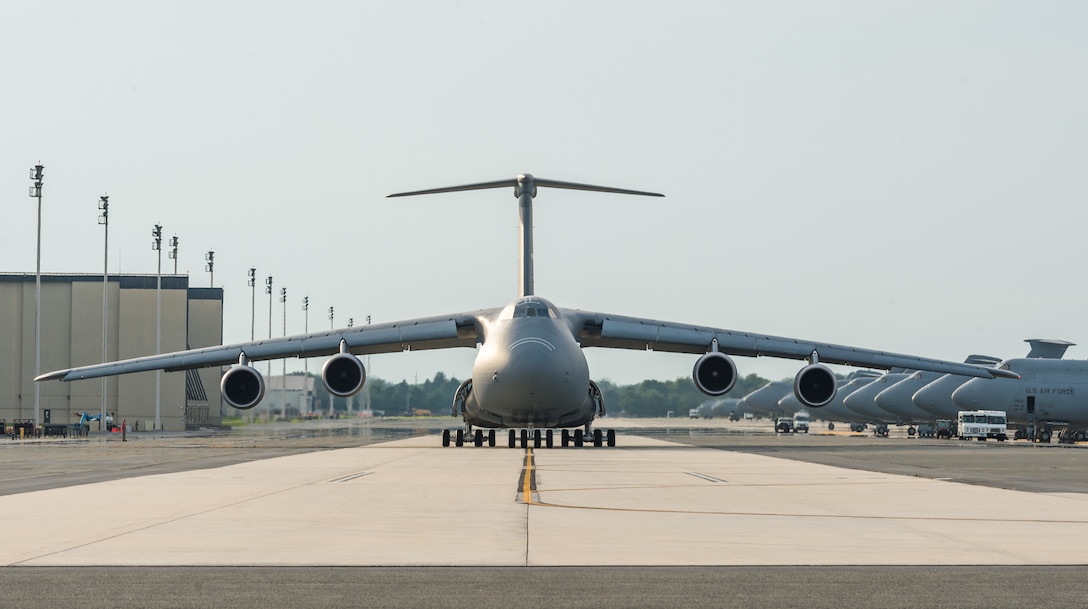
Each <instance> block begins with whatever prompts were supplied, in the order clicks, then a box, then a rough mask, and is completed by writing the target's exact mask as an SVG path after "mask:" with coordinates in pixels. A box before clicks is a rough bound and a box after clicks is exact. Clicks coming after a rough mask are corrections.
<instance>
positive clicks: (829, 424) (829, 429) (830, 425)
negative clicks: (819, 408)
mask: <svg viewBox="0 0 1088 609" xmlns="http://www.w3.org/2000/svg"><path fill="white" fill-rule="evenodd" d="M827 430H828V431H835V424H834V423H828V424H827Z"/></svg>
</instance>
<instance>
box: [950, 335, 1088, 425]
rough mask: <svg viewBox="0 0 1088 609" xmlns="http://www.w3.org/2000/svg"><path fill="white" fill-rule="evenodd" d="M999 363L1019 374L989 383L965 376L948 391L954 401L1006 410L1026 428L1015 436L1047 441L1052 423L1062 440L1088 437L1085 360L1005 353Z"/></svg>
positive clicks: (966, 406)
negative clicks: (961, 383) (963, 381)
mask: <svg viewBox="0 0 1088 609" xmlns="http://www.w3.org/2000/svg"><path fill="white" fill-rule="evenodd" d="M1065 344H1066V345H1071V344H1072V343H1065ZM999 367H1000V368H1002V369H1004V370H1008V371H1011V372H1015V373H1017V374H1018V375H1019V376H1020V378H1019V379H1002V382H1000V383H997V382H995V383H994V384H993V385H992V386H986V385H978V384H975V383H973V382H972V381H971V380H968V381H967V382H965V383H964V384H963V385H962V386H961V387H960V388H959V389H956V391H955V392H954V393H952V400H953V401H954V402H955V403H956V406H957V407H959V408H960V409H962V410H980V409H988V410H1004V411H1005V412H1006V413H1007V415H1008V420H1009V422H1010V423H1019V424H1021V425H1024V426H1025V427H1026V428H1027V430H1026V431H1027V433H1023V432H1021V431H1018V432H1017V436H1016V437H1018V438H1020V437H1032V436H1033V438H1032V439H1038V440H1040V441H1042V442H1050V439H1051V436H1052V435H1053V433H1054V430H1055V428H1060V429H1063V432H1062V434H1061V440H1062V441H1063V442H1079V441H1082V440H1084V439H1085V438H1086V437H1088V434H1086V432H1085V429H1086V428H1088V402H1086V400H1085V396H1088V361H1085V360H1065V359H1045V358H1017V359H1007V360H1005V361H1003V362H1001V364H1000V365H999Z"/></svg>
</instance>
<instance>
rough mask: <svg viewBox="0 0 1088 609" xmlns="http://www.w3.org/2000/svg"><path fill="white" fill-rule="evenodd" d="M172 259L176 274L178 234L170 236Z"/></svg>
mask: <svg viewBox="0 0 1088 609" xmlns="http://www.w3.org/2000/svg"><path fill="white" fill-rule="evenodd" d="M170 247H171V248H173V249H171V250H170V259H171V260H173V261H174V274H175V275H177V274H178V236H177V235H174V236H173V237H170Z"/></svg>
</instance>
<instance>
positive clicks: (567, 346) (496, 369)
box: [464, 296, 595, 427]
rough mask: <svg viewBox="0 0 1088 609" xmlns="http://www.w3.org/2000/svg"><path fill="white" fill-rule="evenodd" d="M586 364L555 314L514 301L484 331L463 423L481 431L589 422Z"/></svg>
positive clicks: (536, 301)
mask: <svg viewBox="0 0 1088 609" xmlns="http://www.w3.org/2000/svg"><path fill="white" fill-rule="evenodd" d="M594 414H595V410H594V403H593V400H592V398H591V393H590V378H589V364H588V363H587V362H586V357H585V354H583V353H582V348H581V346H580V345H579V344H578V342H577V341H576V340H575V338H574V335H573V334H572V332H571V329H570V328H569V327H568V326H567V323H566V322H565V321H564V320H563V318H562V317H561V316H560V314H559V311H558V309H556V307H555V306H553V305H552V304H551V303H549V302H547V301H545V300H544V299H542V298H538V297H535V296H529V297H525V298H521V299H518V300H517V301H515V302H514V303H511V304H510V305H508V306H507V307H506V308H504V309H503V310H502V312H501V313H500V314H499V316H498V318H497V319H495V320H494V321H493V322H492V323H491V324H490V325H489V326H488V327H487V328H486V329H485V341H484V342H483V344H482V345H481V346H480V349H479V353H478V355H477V356H476V361H475V362H474V364H473V366H472V392H471V395H470V396H469V399H467V400H466V401H465V404H464V417H465V422H466V423H469V424H471V425H478V426H482V427H573V426H577V425H585V424H586V423H589V422H591V421H592V420H593V418H594Z"/></svg>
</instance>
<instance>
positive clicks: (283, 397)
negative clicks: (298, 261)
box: [280, 286, 287, 419]
mask: <svg viewBox="0 0 1088 609" xmlns="http://www.w3.org/2000/svg"><path fill="white" fill-rule="evenodd" d="M280 302H282V303H283V335H284V336H287V286H282V287H280ZM281 361H282V362H283V391H281V392H280V406H281V407H282V409H283V418H284V419H286V418H287V358H284V359H283V360H281Z"/></svg>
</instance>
